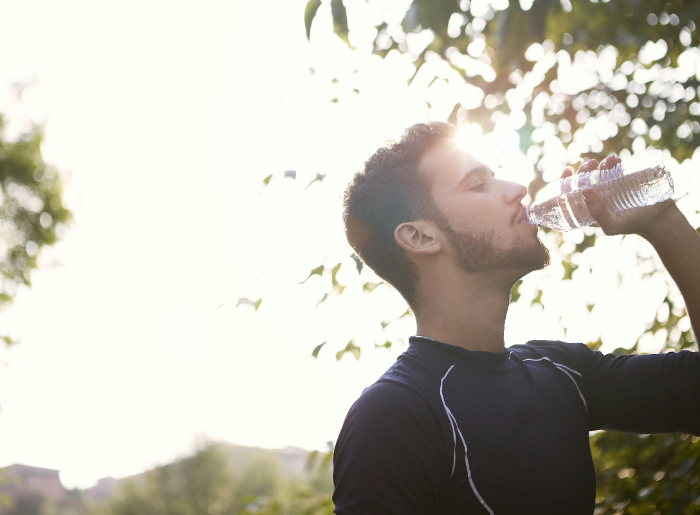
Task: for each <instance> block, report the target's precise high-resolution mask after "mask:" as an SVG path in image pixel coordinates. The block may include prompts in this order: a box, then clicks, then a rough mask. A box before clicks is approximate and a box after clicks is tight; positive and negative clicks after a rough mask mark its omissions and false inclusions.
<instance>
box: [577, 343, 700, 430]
mask: <svg viewBox="0 0 700 515" xmlns="http://www.w3.org/2000/svg"><path fill="white" fill-rule="evenodd" d="M576 346H577V354H579V358H583V360H584V363H582V365H583V366H582V368H583V369H584V374H583V380H584V389H585V392H586V396H587V397H588V410H589V412H588V417H589V421H590V430H598V429H605V430H611V431H625V432H632V433H644V434H654V433H679V432H682V433H689V434H692V435H700V355H698V353H697V352H690V351H681V352H669V353H666V354H648V355H622V356H614V355H612V354H602V353H601V352H598V351H592V350H591V349H589V348H588V347H587V346H586V345H584V344H576Z"/></svg>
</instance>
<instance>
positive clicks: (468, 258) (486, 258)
mask: <svg viewBox="0 0 700 515" xmlns="http://www.w3.org/2000/svg"><path fill="white" fill-rule="evenodd" d="M442 229H443V230H444V231H445V233H446V235H447V240H448V241H449V242H450V245H452V248H453V249H454V250H455V254H456V255H457V264H458V265H459V267H460V268H461V269H462V270H464V271H465V272H469V273H478V272H486V271H490V270H498V269H502V268H513V269H518V270H523V271H524V272H525V273H529V272H532V271H535V270H541V269H543V268H544V267H546V266H547V265H549V263H550V255H549V250H548V249H547V247H545V246H544V244H543V243H542V241H541V240H540V238H539V236H537V237H536V239H535V240H534V241H533V243H532V245H527V246H516V245H513V246H510V247H506V248H503V247H499V246H498V245H497V243H496V237H495V235H494V233H493V231H483V232H474V233H472V232H459V231H455V230H454V229H453V228H452V227H451V226H450V225H449V224H447V225H446V226H445V227H443V228H442Z"/></svg>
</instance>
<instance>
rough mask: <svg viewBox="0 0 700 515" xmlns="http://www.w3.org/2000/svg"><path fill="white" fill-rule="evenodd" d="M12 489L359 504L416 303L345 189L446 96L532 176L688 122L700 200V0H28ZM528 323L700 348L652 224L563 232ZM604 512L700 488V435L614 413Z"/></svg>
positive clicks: (610, 338) (499, 160)
mask: <svg viewBox="0 0 700 515" xmlns="http://www.w3.org/2000/svg"><path fill="white" fill-rule="evenodd" d="M0 20H2V21H3V24H2V25H3V29H2V31H0V48H2V49H3V50H4V52H2V53H0V120H1V122H2V123H0V127H1V128H2V132H0V181H1V183H0V190H1V191H2V195H1V200H2V209H0V272H2V275H1V280H0V307H1V308H2V312H1V313H0V337H1V338H2V339H3V342H2V343H0V513H11V514H15V515H20V514H23V515H34V514H36V515H39V514H44V515H47V514H53V513H61V514H77V513H80V514H87V513H105V514H108V513H109V514H141V513H149V514H160V513H163V514H165V513H168V514H170V513H178V514H179V513H181V514H183V515H185V514H193V515H194V514H199V513H210V514H213V513H226V514H229V513H231V514H238V513H270V514H271V513H288V514H296V513H300V514H301V513H308V514H315V513H319V514H320V513H330V511H331V510H332V502H331V500H330V495H331V492H332V482H331V479H330V473H331V468H330V458H331V452H332V448H333V444H334V441H335V439H336V437H337V435H338V432H339V430H340V427H341V424H342V421H343V418H344V416H345V413H346V412H347V410H348V409H349V407H350V406H351V404H352V402H353V401H354V400H355V399H356V398H357V397H358V396H359V395H360V393H361V392H362V390H363V389H364V388H365V387H367V386H368V385H370V384H371V383H372V382H373V381H374V380H376V379H377V378H378V377H379V375H381V373H382V372H383V371H384V370H385V369H386V368H387V367H388V366H389V365H390V364H391V363H392V362H393V361H394V360H395V359H396V357H397V356H398V355H399V354H400V353H401V352H403V350H405V348H406V342H407V340H408V337H409V336H410V335H411V334H413V332H414V330H415V323H414V320H413V317H412V315H411V313H410V312H409V311H408V310H407V306H406V304H405V302H404V301H403V300H402V299H401V297H400V296H399V295H398V293H397V292H396V291H394V290H393V289H391V288H389V287H388V286H387V285H385V284H382V281H381V279H379V278H378V277H376V276H375V275H374V274H373V273H372V272H371V270H369V269H367V268H363V267H362V266H361V265H360V264H359V263H358V262H357V261H356V260H355V258H354V257H353V255H352V250H351V249H350V247H349V246H348V244H347V242H346V241H345V238H344V235H343V228H342V222H341V218H340V214H341V195H342V192H343V190H344V188H345V186H346V184H347V183H348V181H349V180H350V178H351V177H352V174H353V173H354V172H355V171H356V170H357V169H358V168H360V167H361V165H362V163H363V162H364V160H365V159H366V158H367V157H369V155H370V154H371V153H372V152H373V151H374V150H376V148H377V147H379V146H380V145H382V144H383V142H384V141H386V140H387V139H390V138H398V137H399V136H400V134H401V132H402V131H403V129H404V128H406V127H408V126H409V125H412V124H414V123H418V122H423V121H426V120H428V119H430V120H440V121H450V122H452V123H454V124H455V125H457V126H458V127H459V128H460V135H459V144H460V145H461V146H463V147H464V148H465V149H467V150H468V151H470V152H471V153H473V154H474V155H475V156H476V157H477V158H479V159H481V160H482V161H484V162H486V163H488V164H489V165H490V166H491V167H492V168H493V169H494V170H496V173H497V175H498V176H499V177H501V178H506V179H508V180H512V181H516V182H520V183H522V184H524V185H527V186H528V188H529V195H528V197H527V198H526V199H525V201H526V202H531V201H532V200H533V199H535V198H536V194H537V192H538V191H539V190H540V189H541V188H542V186H543V185H544V184H546V183H547V182H548V181H551V180H553V179H555V178H557V177H558V176H559V174H560V173H561V171H562V169H563V168H564V167H565V166H567V165H573V166H577V165H578V164H580V163H581V161H582V160H583V159H587V158H591V157H600V156H605V155H607V154H608V153H610V152H615V153H617V154H619V155H621V156H623V157H624V156H627V155H630V154H632V153H637V152H640V151H642V150H644V149H645V148H648V147H657V148H661V149H664V152H665V154H666V157H667V162H668V165H669V169H670V170H671V173H672V175H673V178H674V182H675V186H676V193H675V195H674V198H676V199H677V202H678V205H679V207H680V208H681V210H682V211H683V212H684V213H685V215H686V216H687V217H688V219H689V220H690V221H691V223H692V224H693V226H694V227H700V212H699V208H700V180H699V179H698V175H699V171H698V170H699V167H700V152H699V151H697V147H698V145H699V144H700V43H699V40H698V30H697V28H696V24H697V23H700V4H697V3H696V2H683V1H682V0H674V1H671V2H659V1H655V0H651V1H646V2H639V1H638V0H619V1H616V0H611V1H608V2H604V1H602V0H599V1H590V0H534V1H533V0H521V1H518V2H514V1H510V2H509V0H472V1H469V0H461V1H457V0H432V1H429V0H413V1H411V0H329V1H326V0H323V1H322V0H310V1H309V0H299V1H297V0H285V1H282V0H279V1H272V2H267V3H262V2H254V1H252V0H234V1H227V2H224V1H218V2H216V1H204V2H197V3H196V4H195V3H194V2H170V3H167V2H157V1H146V2H128V1H127V2H122V3H120V4H119V5H118V6H116V5H114V6H109V5H106V4H99V3H94V2H87V1H69V0H66V1H64V2H60V3H59V2H48V1H38V0H36V1H34V0H30V1H25V2H21V3H18V2H9V1H1V0H0ZM541 238H542V239H543V241H544V242H545V244H546V245H547V246H548V247H549V248H550V251H551V252H552V256H553V263H552V265H551V266H550V267H548V268H547V269H546V270H543V271H539V272H535V273H532V274H530V275H528V276H527V277H526V278H524V279H523V280H522V281H520V282H519V283H518V284H516V285H515V287H514V288H513V291H512V294H511V301H512V303H511V307H510V309H509V313H508V319H507V321H506V345H513V344H519V343H524V342H525V341H527V340H529V339H535V338H538V339H561V340H567V341H579V342H584V343H586V344H588V345H589V346H591V347H592V348H595V349H598V350H601V351H603V352H612V353H616V354H624V353H652V352H668V351H678V350H681V349H690V350H694V351H696V350H697V344H696V341H695V338H694V336H693V334H692V332H691V330H690V322H689V319H688V317H687V315H686V313H685V308H684V304H683V299H682V297H681V296H680V294H679V292H678V289H677V288H676V286H675V284H673V282H672V281H671V279H670V277H669V276H668V274H667V273H666V271H665V270H664V268H663V266H662V265H661V263H660V261H659V259H658V257H657V256H656V254H655V253H654V251H653V249H652V248H651V246H650V245H649V244H647V243H646V242H645V241H644V240H642V239H641V238H638V237H635V236H629V237H622V236H616V237H604V236H603V235H602V233H601V232H600V231H599V230H596V229H593V228H586V229H583V230H578V231H572V232H569V233H564V234H562V233H557V232H552V231H542V230H541ZM591 447H592V452H593V456H594V461H595V464H596V469H597V477H598V497H597V499H596V503H597V504H596V506H597V508H596V513H600V514H602V513H635V514H636V513H639V514H642V513H649V514H652V513H664V514H665V513H697V512H699V511H700V496H699V494H698V492H699V491H700V490H699V489H698V486H697V485H698V480H699V479H700V461H699V459H700V444H698V439H697V438H696V437H692V436H689V435H658V436H654V435H651V436H648V435H629V434H621V433H605V432H599V433H595V434H592V435H591Z"/></svg>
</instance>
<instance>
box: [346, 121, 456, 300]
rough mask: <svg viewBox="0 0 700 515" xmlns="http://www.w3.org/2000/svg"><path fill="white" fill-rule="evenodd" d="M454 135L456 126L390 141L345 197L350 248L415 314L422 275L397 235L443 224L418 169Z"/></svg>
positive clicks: (418, 128)
mask: <svg viewBox="0 0 700 515" xmlns="http://www.w3.org/2000/svg"><path fill="white" fill-rule="evenodd" d="M456 134H457V129H456V128H455V127H454V126H453V125H450V124H447V123H442V122H428V123H419V124H416V125H413V126H411V127H409V128H408V129H406V130H405V131H404V133H403V135H402V136H401V139H400V140H399V141H387V142H386V143H385V145H384V146H382V147H381V148H379V149H378V150H377V151H376V152H375V153H374V154H373V155H372V156H371V157H370V158H369V159H368V160H367V161H365V164H364V166H363V168H362V169H361V170H360V171H358V172H357V173H356V174H355V176H354V177H353V180H352V181H351V182H350V184H349V185H348V187H347V189H346V190H345V195H344V198H343V207H344V211H343V222H344V223H345V235H346V237H347V239H348V243H350V246H351V247H352V248H353V249H354V250H355V253H356V254H357V256H358V257H359V258H360V259H361V260H362V262H363V263H364V264H365V265H367V266H369V267H370V268H371V269H372V270H374V272H375V273H376V274H377V275H378V276H379V277H381V278H382V279H384V281H386V282H387V283H389V284H391V285H392V286H394V288H396V289H397V290H398V291H399V293H401V295H402V296H403V297H404V299H406V302H408V304H409V306H411V308H413V309H414V308H415V304H416V287H417V285H418V271H417V270H416V267H415V265H414V264H413V263H412V262H411V260H410V259H409V257H408V255H407V254H406V251H405V250H404V249H402V248H401V247H400V246H399V245H398V243H396V240H395V239H394V230H395V229H396V227H397V226H398V225H400V224H402V223H404V222H410V221H413V220H419V219H426V220H436V221H440V219H441V216H440V213H439V211H438V209H437V207H436V206H435V204H434V203H433V199H432V196H431V194H430V187H431V182H430V181H429V180H428V179H427V178H426V177H425V176H424V175H423V174H421V172H420V169H419V165H420V161H421V158H422V157H423V155H425V153H426V152H427V151H428V150H430V149H431V148H432V147H433V146H434V145H435V144H436V143H438V142H440V141H448V140H453V139H454V137H455V136H456ZM414 310H415V309H414Z"/></svg>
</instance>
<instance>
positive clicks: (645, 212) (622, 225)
mask: <svg viewBox="0 0 700 515" xmlns="http://www.w3.org/2000/svg"><path fill="white" fill-rule="evenodd" d="M621 161H622V160H621V159H620V158H619V157H617V156H616V155H610V156H608V157H606V158H605V159H603V161H602V162H601V163H600V169H601V170H607V169H610V168H613V167H614V166H615V165H617V164H618V163H620V162H621ZM597 167H598V161H597V160H595V159H591V160H589V161H586V162H584V163H583V164H582V165H581V166H580V167H579V169H578V172H577V173H583V172H590V171H592V170H595V169H596V168H597ZM573 173H574V171H573V169H572V168H570V167H567V168H565V169H564V173H562V175H561V176H562V178H564V177H569V176H570V175H572V174H573ZM581 194H582V195H583V198H584V199H585V201H586V207H588V211H589V212H590V213H591V216H592V217H593V218H594V219H595V221H596V222H597V223H596V224H593V226H594V227H600V228H601V229H603V232H604V233H605V234H607V235H609V236H612V235H614V234H638V235H640V236H642V237H644V238H646V239H647V240H648V239H650V237H652V236H653V233H654V232H655V231H657V230H658V227H661V226H662V225H663V223H662V222H663V221H665V219H666V218H667V217H675V216H677V215H679V214H680V211H679V212H678V213H671V212H672V211H678V208H677V207H676V204H675V202H674V201H673V200H671V199H668V200H665V201H663V202H659V203H658V204H654V205H653V206H644V207H637V208H633V209H626V210H624V211H618V212H617V213H612V212H611V211H610V210H609V209H608V206H607V204H606V202H605V199H603V197H601V196H600V195H599V194H598V193H597V192H596V191H594V190H592V189H590V188H587V189H585V190H583V191H582V192H581ZM681 216H682V215H681Z"/></svg>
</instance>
